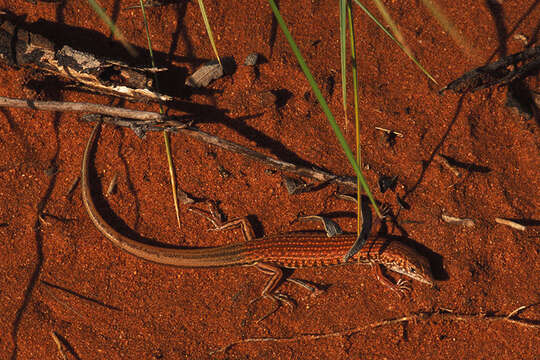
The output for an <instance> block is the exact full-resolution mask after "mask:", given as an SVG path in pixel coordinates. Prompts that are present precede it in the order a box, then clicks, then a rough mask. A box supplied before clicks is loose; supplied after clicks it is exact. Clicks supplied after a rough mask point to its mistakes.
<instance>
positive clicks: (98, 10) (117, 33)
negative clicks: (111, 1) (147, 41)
mask: <svg viewBox="0 0 540 360" xmlns="http://www.w3.org/2000/svg"><path fill="white" fill-rule="evenodd" d="M88 4H90V7H92V9H93V10H94V12H95V13H96V14H97V15H98V16H99V17H100V18H101V20H102V21H103V22H104V23H105V24H106V25H107V26H108V27H109V29H110V30H111V32H112V33H113V34H114V36H116V38H117V39H118V41H120V43H121V44H122V46H124V48H126V50H127V51H128V53H129V55H131V56H133V57H136V56H137V51H136V50H135V48H134V47H133V46H131V44H130V43H128V42H127V41H126V38H125V37H124V35H123V34H122V32H121V31H120V29H118V27H117V26H116V25H115V24H114V23H113V21H112V20H111V18H110V17H109V16H108V15H107V13H105V11H104V10H103V8H102V7H101V6H100V5H99V4H98V2H97V1H96V0H88Z"/></svg>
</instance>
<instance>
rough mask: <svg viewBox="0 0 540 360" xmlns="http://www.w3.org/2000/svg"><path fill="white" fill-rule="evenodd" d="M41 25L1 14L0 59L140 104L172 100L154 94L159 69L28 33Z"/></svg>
mask: <svg viewBox="0 0 540 360" xmlns="http://www.w3.org/2000/svg"><path fill="white" fill-rule="evenodd" d="M38 25H40V24H39V23H34V24H28V23H24V22H23V21H21V20H20V19H18V18H16V17H15V16H14V15H13V14H7V13H6V14H3V15H2V14H0V60H4V61H5V62H6V63H7V64H8V65H10V66H31V67H36V68H38V69H40V70H42V71H45V72H47V73H51V74H54V75H57V76H59V77H61V78H64V79H68V80H70V81H75V82H77V83H79V84H83V85H84V86H86V87H88V88H89V89H92V90H93V91H96V92H99V93H102V94H107V95H114V96H118V97H121V98H127V99H130V100H139V101H161V102H166V101H170V100H172V98H171V96H169V95H165V94H160V93H158V92H156V91H155V89H154V85H153V83H154V80H153V76H152V73H153V72H154V71H155V70H156V69H150V70H147V69H143V68H137V67H132V66H129V65H128V64H127V63H124V62H122V61H120V60H110V59H104V58H100V57H98V56H95V55H94V54H90V53H87V52H84V51H80V50H77V49H74V48H72V47H70V46H68V45H64V44H55V43H54V42H53V41H52V40H51V39H48V38H46V37H45V36H43V35H41V34H38V33H35V32H32V31H30V30H29V29H30V28H32V27H38Z"/></svg>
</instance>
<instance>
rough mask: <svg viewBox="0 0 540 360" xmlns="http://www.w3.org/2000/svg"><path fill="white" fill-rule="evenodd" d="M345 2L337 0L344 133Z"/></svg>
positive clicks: (345, 95) (345, 68)
mask: <svg viewBox="0 0 540 360" xmlns="http://www.w3.org/2000/svg"><path fill="white" fill-rule="evenodd" d="M346 7H347V0H339V43H340V58H341V93H342V99H343V113H344V114H345V131H347V129H348V128H349V121H348V117H347V44H346V43H347V14H346V12H347V10H346Z"/></svg>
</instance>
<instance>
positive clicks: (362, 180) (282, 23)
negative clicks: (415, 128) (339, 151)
mask: <svg viewBox="0 0 540 360" xmlns="http://www.w3.org/2000/svg"><path fill="white" fill-rule="evenodd" d="M268 2H269V3H270V7H271V8H272V12H273V13H274V16H275V18H276V20H277V22H278V24H279V27H280V28H281V30H282V31H283V34H284V35H285V38H287V41H288V42H289V45H290V47H291V49H292V51H293V52H294V55H295V56H296V59H297V61H298V64H299V65H300V67H301V68H302V71H303V72H304V75H305V76H306V78H307V80H308V82H309V84H310V85H311V88H312V90H313V93H314V94H315V97H316V98H317V100H318V101H319V104H320V105H321V108H322V110H323V112H324V113H325V115H326V118H327V119H328V122H329V123H330V126H331V127H332V129H333V130H334V133H335V134H336V137H337V139H338V141H339V143H340V145H341V147H342V148H343V151H344V152H345V155H346V156H347V159H348V160H349V162H350V163H351V165H352V167H353V169H354V171H355V173H356V176H358V178H359V180H360V184H361V185H362V188H363V189H364V191H365V193H366V195H367V196H368V198H369V200H370V201H371V203H372V204H373V207H374V209H375V212H376V213H377V216H379V217H381V218H382V215H381V213H380V211H379V208H378V207H377V204H376V203H375V199H374V198H373V195H372V194H371V191H370V190H369V187H368V185H367V182H366V180H365V178H364V175H363V174H362V171H361V170H360V168H359V167H358V164H357V162H356V160H355V158H354V155H353V153H352V151H351V149H350V148H349V145H348V144H347V141H346V140H345V138H344V137H343V133H342V132H341V129H340V128H339V126H338V124H337V123H336V120H335V119H334V115H333V114H332V112H331V111H330V109H329V108H328V104H327V103H326V100H325V99H324V97H323V96H322V93H321V90H320V89H319V86H318V85H317V83H316V82H315V79H314V78H313V75H312V74H311V71H310V70H309V68H308V66H307V64H306V61H305V60H304V57H303V56H302V54H301V52H300V50H299V49H298V46H297V45H296V42H295V41H294V39H293V37H292V35H291V33H290V32H289V29H288V28H287V25H286V24H285V21H284V20H283V18H282V17H281V14H280V12H279V10H278V8H277V6H276V3H275V2H274V0H268Z"/></svg>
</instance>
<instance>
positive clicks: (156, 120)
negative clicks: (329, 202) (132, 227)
mask: <svg viewBox="0 0 540 360" xmlns="http://www.w3.org/2000/svg"><path fill="white" fill-rule="evenodd" d="M0 106H7V107H19V108H30V109H38V110H48V111H81V112H89V113H98V114H102V115H106V116H112V117H119V118H124V119H114V118H106V119H103V121H104V122H106V123H109V124H114V125H116V126H124V127H132V126H137V125H138V126H140V127H141V128H144V130H146V131H163V130H165V131H169V132H176V133H181V134H185V135H188V136H191V137H193V138H195V139H198V140H200V141H202V142H205V143H207V144H211V145H215V146H218V147H220V148H222V149H225V150H229V151H232V152H235V153H238V154H242V155H244V156H247V157H249V158H251V159H254V160H257V161H260V162H263V163H265V164H266V165H268V166H270V167H272V168H275V169H278V170H282V171H285V172H289V173H292V174H297V175H300V176H304V177H307V178H310V179H313V180H316V181H320V182H327V183H329V184H340V185H344V186H348V187H350V188H352V189H356V180H355V178H353V177H350V176H339V175H334V174H332V173H330V172H327V171H324V170H319V169H314V168H307V167H303V166H298V165H295V164H293V163H289V162H286V161H281V160H278V159H274V158H272V157H269V156H267V155H264V154H262V153H260V152H257V151H254V150H251V149H249V148H247V147H245V146H242V145H240V144H237V143H234V142H232V141H229V140H225V139H222V138H220V137H217V136H215V135H211V134H208V133H205V132H204V131H201V130H198V129H195V128H192V127H191V128H187V127H186V125H185V124H183V123H181V122H179V121H174V120H171V119H170V117H167V116H166V115H161V114H158V113H154V112H148V111H138V110H128V109H123V108H117V107H112V106H104V105H97V104H91V103H70V102H58V101H33V100H20V99H11V98H6V97H1V96H0ZM125 118H127V119H135V120H138V121H126V120H125ZM158 124H160V125H162V126H157V125H158Z"/></svg>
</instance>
